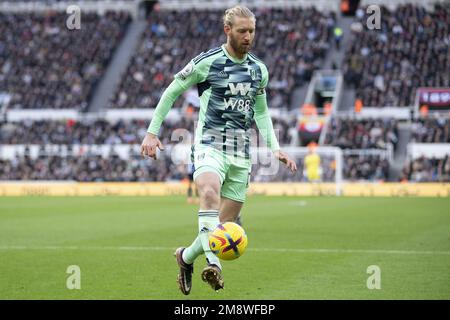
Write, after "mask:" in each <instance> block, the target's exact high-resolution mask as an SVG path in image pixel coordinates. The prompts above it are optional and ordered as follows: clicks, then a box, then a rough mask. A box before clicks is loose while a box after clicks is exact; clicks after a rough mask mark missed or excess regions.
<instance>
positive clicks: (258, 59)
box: [248, 52, 264, 64]
mask: <svg viewBox="0 0 450 320" xmlns="http://www.w3.org/2000/svg"><path fill="white" fill-rule="evenodd" d="M248 55H249V56H250V57H252V58H253V59H255V60H257V61H259V62H261V63H262V64H264V62H263V61H262V60H261V59H260V58H258V57H257V56H255V55H254V54H253V53H251V52H249V53H248Z"/></svg>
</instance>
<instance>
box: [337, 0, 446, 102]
mask: <svg viewBox="0 0 450 320" xmlns="http://www.w3.org/2000/svg"><path fill="white" fill-rule="evenodd" d="M366 19H367V16H365V15H364V11H361V10H358V11H357V21H356V22H355V23H354V24H352V27H351V30H352V33H353V35H354V37H355V40H354V41H353V42H352V45H351V46H350V47H349V48H348V50H347V52H346V58H345V63H344V66H343V72H344V74H345V81H346V84H348V85H350V86H353V87H355V88H356V95H357V96H358V97H360V98H361V99H362V101H363V105H364V106H379V107H383V106H411V105H413V104H414V101H415V94H416V92H415V91H416V88H418V87H421V86H423V87H448V86H450V51H449V50H450V49H449V48H450V45H449V44H450V3H449V2H444V3H436V4H435V8H434V11H426V10H425V8H423V7H420V6H414V5H412V4H406V5H401V6H398V7H397V8H396V9H395V10H394V11H389V10H387V9H386V8H385V7H381V28H380V29H379V30H369V29H367V28H366V27H365V25H366V24H365V22H366Z"/></svg>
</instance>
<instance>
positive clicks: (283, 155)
mask: <svg viewBox="0 0 450 320" xmlns="http://www.w3.org/2000/svg"><path fill="white" fill-rule="evenodd" d="M274 155H275V158H277V159H278V160H280V161H281V162H283V163H284V164H285V165H286V167H287V168H288V169H290V170H291V171H292V172H293V173H294V172H297V164H296V163H295V161H294V160H292V159H291V158H289V156H288V155H287V153H285V152H283V151H281V150H280V151H275V152H274Z"/></svg>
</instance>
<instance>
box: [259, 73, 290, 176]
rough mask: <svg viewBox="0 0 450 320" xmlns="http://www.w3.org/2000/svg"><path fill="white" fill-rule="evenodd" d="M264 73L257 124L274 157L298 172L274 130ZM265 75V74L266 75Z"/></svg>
mask: <svg viewBox="0 0 450 320" xmlns="http://www.w3.org/2000/svg"><path fill="white" fill-rule="evenodd" d="M264 71H265V72H263V80H262V81H261V87H260V89H259V90H258V92H257V94H256V100H255V116H254V118H255V122H256V126H257V127H258V129H259V131H260V133H261V135H262V136H263V138H264V141H265V142H266V144H267V146H268V147H269V148H270V149H271V150H272V152H273V154H274V156H275V157H276V158H277V159H278V160H280V161H281V162H283V163H284V164H285V165H286V167H288V168H289V169H290V170H291V171H292V172H296V171H297V164H296V163H295V161H294V160H292V159H291V158H290V157H289V156H288V154H287V153H286V152H283V151H281V149H280V145H279V144H278V139H277V137H276V135H275V131H274V130H273V123H272V119H271V118H270V114H269V108H268V106H267V96H266V91H265V87H266V86H267V83H268V77H269V76H268V72H267V69H266V70H264ZM264 73H265V74H264Z"/></svg>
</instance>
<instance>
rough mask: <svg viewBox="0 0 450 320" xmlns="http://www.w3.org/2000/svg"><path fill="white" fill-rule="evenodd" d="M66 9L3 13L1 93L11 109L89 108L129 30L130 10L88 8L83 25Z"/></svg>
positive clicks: (0, 18) (0, 19) (0, 28)
mask: <svg viewBox="0 0 450 320" xmlns="http://www.w3.org/2000/svg"><path fill="white" fill-rule="evenodd" d="M66 19H67V15H66V13H65V12H53V11H49V12H46V13H45V14H41V13H14V14H12V13H3V12H0V93H2V92H6V93H8V94H9V95H10V96H11V101H10V102H9V108H11V109H42V108H52V109H66V108H75V109H79V110H86V108H87V107H88V102H89V99H90V97H91V95H92V93H93V90H94V89H95V86H96V84H97V83H98V81H99V79H100V77H101V76H102V74H103V73H104V70H105V68H106V66H107V63H108V62H109V60H110V58H111V56H112V54H113V51H114V49H115V48H116V46H117V45H118V43H119V41H120V40H121V38H122V36H123V35H124V33H125V27H126V26H127V23H128V22H129V21H130V15H129V14H128V13H125V12H116V11H114V12H107V13H105V15H103V16H100V15H98V14H95V13H89V12H86V13H83V18H82V22H81V29H79V30H69V29H68V28H66Z"/></svg>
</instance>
